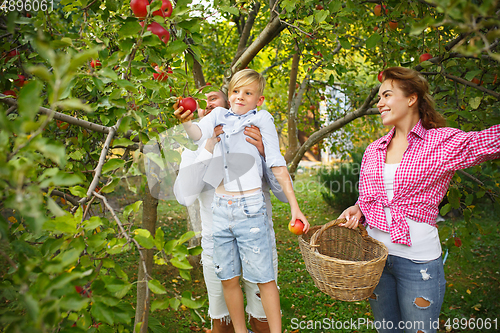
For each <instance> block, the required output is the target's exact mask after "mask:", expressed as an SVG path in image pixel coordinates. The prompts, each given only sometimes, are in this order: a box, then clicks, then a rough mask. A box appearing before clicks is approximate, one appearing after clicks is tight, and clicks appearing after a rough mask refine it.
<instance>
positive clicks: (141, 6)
mask: <svg viewBox="0 0 500 333" xmlns="http://www.w3.org/2000/svg"><path fill="white" fill-rule="evenodd" d="M148 5H149V1H148V0H132V1H130V8H132V11H133V12H134V15H135V17H137V18H140V19H143V18H146V16H148V9H147V8H146V7H147V6H148Z"/></svg>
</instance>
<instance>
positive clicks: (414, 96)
mask: <svg viewBox="0 0 500 333" xmlns="http://www.w3.org/2000/svg"><path fill="white" fill-rule="evenodd" d="M417 99H418V97H417V94H412V95H410V96H409V97H408V106H410V107H412V106H413V105H415V103H416V102H417Z"/></svg>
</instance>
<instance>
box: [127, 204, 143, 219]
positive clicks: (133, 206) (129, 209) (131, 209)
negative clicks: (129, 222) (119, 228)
mask: <svg viewBox="0 0 500 333" xmlns="http://www.w3.org/2000/svg"><path fill="white" fill-rule="evenodd" d="M141 204H142V200H139V201H136V202H134V203H133V204H130V205H128V206H127V207H125V209H124V210H123V219H124V220H126V219H128V217H129V215H130V213H132V212H135V213H137V212H138V211H139V208H141Z"/></svg>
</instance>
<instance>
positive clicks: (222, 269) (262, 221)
mask: <svg viewBox="0 0 500 333" xmlns="http://www.w3.org/2000/svg"><path fill="white" fill-rule="evenodd" d="M212 210H213V226H212V228H213V229H212V232H213V239H214V255H213V260H214V266H215V273H216V274H217V277H218V278H219V279H221V280H229V279H232V278H234V277H236V276H240V275H241V272H242V271H243V278H244V279H245V280H247V281H249V282H253V283H267V282H270V281H273V280H274V276H275V275H274V269H273V256H272V240H271V235H270V233H269V230H268V221H267V213H266V205H265V201H264V195H263V194H262V192H259V193H256V194H252V195H249V196H245V197H238V198H233V197H231V196H226V195H221V194H217V193H216V194H215V196H214V201H213V203H212Z"/></svg>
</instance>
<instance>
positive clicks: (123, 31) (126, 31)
mask: <svg viewBox="0 0 500 333" xmlns="http://www.w3.org/2000/svg"><path fill="white" fill-rule="evenodd" d="M141 30H142V27H141V25H140V24H139V22H137V21H129V22H125V24H122V25H121V26H120V29H119V30H118V35H120V36H121V37H130V36H134V35H137V34H138V33H139V32H140V31H141Z"/></svg>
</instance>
